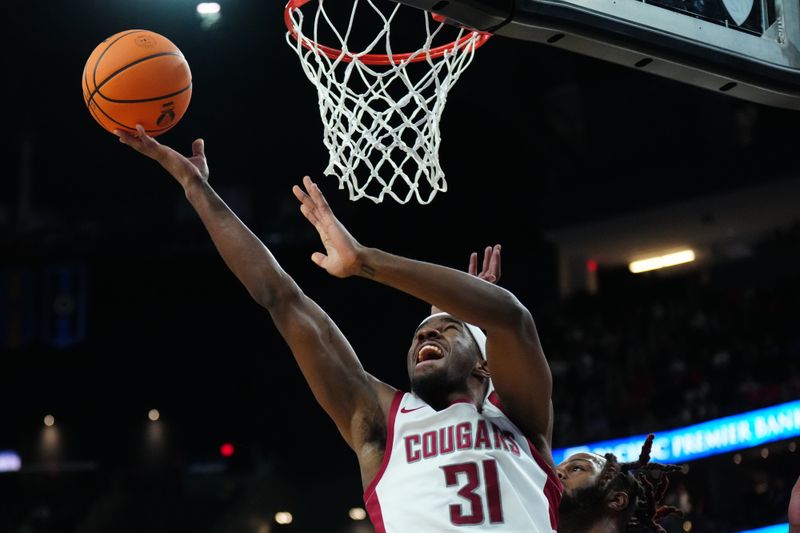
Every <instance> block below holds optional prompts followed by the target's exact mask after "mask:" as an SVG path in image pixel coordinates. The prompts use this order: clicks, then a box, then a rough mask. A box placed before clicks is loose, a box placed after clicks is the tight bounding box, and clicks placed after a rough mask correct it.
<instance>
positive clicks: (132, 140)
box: [114, 130, 139, 148]
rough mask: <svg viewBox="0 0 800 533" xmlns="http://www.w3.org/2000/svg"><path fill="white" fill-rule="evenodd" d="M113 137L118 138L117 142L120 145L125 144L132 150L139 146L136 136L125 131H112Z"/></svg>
mask: <svg viewBox="0 0 800 533" xmlns="http://www.w3.org/2000/svg"><path fill="white" fill-rule="evenodd" d="M114 135H116V136H117V137H119V142H121V143H122V144H127V145H129V146H131V147H132V148H136V147H137V146H138V145H139V139H137V138H136V136H134V135H131V134H130V133H128V132H127V131H123V130H114Z"/></svg>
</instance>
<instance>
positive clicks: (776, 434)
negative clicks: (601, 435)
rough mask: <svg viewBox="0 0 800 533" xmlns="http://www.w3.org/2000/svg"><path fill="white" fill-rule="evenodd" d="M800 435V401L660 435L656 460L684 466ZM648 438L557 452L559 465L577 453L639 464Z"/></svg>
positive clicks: (555, 459) (656, 449)
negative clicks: (612, 457)
mask: <svg viewBox="0 0 800 533" xmlns="http://www.w3.org/2000/svg"><path fill="white" fill-rule="evenodd" d="M797 436H800V400H797V401H794V402H788V403H784V404H780V405H775V406H772V407H766V408H764V409H758V410H755V411H750V412H748V413H742V414H738V415H733V416H727V417H725V418H718V419H716V420H709V421H708V422H703V423H701V424H695V425H693V426H687V427H684V428H679V429H673V430H670V431H661V432H658V433H656V438H655V440H654V441H653V451H652V456H653V459H655V460H657V461H659V462H662V463H683V462H687V461H694V460H696V459H702V458H703V457H710V456H712V455H718V454H722V453H729V452H733V451H736V450H743V449H746V448H753V447H756V446H761V445H763V444H766V443H768V442H775V441H779V440H785V439H791V438H793V437H797ZM646 438H647V436H646V435H637V436H635V437H627V438H623V439H614V440H608V441H602V442H596V443H593V444H586V445H582V446H573V447H570V448H560V449H556V450H553V460H554V461H555V462H556V464H558V463H560V462H562V461H563V460H564V459H566V458H567V457H569V456H570V455H572V454H574V453H579V452H590V453H597V454H600V455H603V454H605V453H613V454H614V455H616V456H617V457H618V458H619V460H620V461H621V462H629V461H635V460H636V459H637V458H638V457H639V451H640V450H641V448H642V444H644V441H645V439H646Z"/></svg>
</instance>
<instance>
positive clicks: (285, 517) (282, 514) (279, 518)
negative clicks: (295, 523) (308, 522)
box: [275, 511, 294, 525]
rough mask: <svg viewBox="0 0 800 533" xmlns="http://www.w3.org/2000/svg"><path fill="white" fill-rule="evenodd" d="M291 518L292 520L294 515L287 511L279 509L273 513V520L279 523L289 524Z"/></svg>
mask: <svg viewBox="0 0 800 533" xmlns="http://www.w3.org/2000/svg"><path fill="white" fill-rule="evenodd" d="M292 520H294V517H293V516H292V513H290V512H288V511H279V512H277V513H275V522H277V523H279V524H281V525H286V524H291V523H292Z"/></svg>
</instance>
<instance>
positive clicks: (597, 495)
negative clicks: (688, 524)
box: [556, 435, 681, 533]
mask: <svg viewBox="0 0 800 533" xmlns="http://www.w3.org/2000/svg"><path fill="white" fill-rule="evenodd" d="M653 438H654V436H653V435H648V437H647V440H646V441H645V443H644V445H643V446H642V451H641V453H640V454H639V459H638V460H637V461H634V462H631V463H619V462H618V461H617V458H616V456H615V455H614V454H613V453H607V454H605V455H604V456H602V455H597V454H594V453H576V454H574V455H571V456H569V457H568V458H567V459H566V460H565V461H564V462H562V463H561V464H560V465H558V467H557V469H556V470H557V472H558V477H559V479H560V480H561V482H562V483H563V486H564V493H563V498H562V500H561V506H560V508H559V530H558V531H559V533H624V532H625V531H628V528H634V529H636V530H637V531H652V532H654V533H666V530H665V529H664V528H663V527H662V526H661V524H660V522H661V521H662V520H663V519H665V518H666V517H668V516H672V515H680V514H681V512H680V510H679V509H677V508H675V507H670V506H668V505H661V499H662V498H663V497H664V494H665V493H666V491H667V488H668V487H669V478H668V477H667V474H669V473H671V472H677V471H680V470H681V467H680V466H676V465H664V464H660V463H653V462H650V451H651V449H652V446H653Z"/></svg>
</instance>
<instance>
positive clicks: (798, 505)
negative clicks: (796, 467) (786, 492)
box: [789, 477, 800, 533]
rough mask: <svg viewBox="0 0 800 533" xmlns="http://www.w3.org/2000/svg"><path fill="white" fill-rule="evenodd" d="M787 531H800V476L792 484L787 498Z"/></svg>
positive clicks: (793, 532) (791, 532)
mask: <svg viewBox="0 0 800 533" xmlns="http://www.w3.org/2000/svg"><path fill="white" fill-rule="evenodd" d="M789 533H800V477H798V478H797V482H796V483H795V484H794V488H793V489H792V497H791V499H790V500H789Z"/></svg>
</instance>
